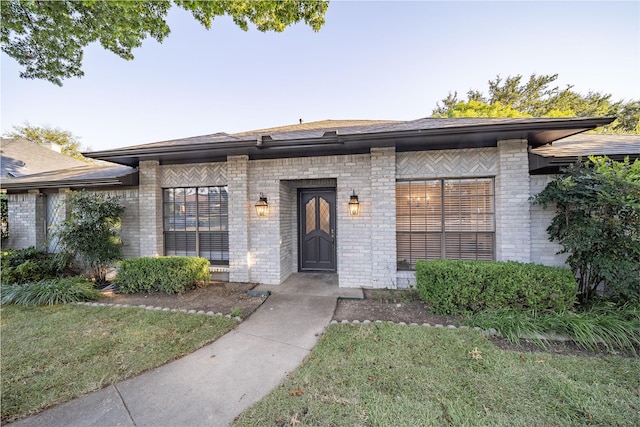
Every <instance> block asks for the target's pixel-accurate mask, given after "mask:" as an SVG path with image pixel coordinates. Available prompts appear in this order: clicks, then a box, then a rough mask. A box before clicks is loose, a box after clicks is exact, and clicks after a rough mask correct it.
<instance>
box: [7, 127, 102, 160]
mask: <svg viewBox="0 0 640 427" xmlns="http://www.w3.org/2000/svg"><path fill="white" fill-rule="evenodd" d="M6 136H7V137H9V138H22V139H26V140H27V141H31V142H34V143H36V144H40V145H42V144H47V143H55V144H58V145H60V146H61V147H62V150H61V151H62V154H65V155H67V156H70V157H73V158H75V159H78V160H83V161H85V162H88V161H90V160H89V159H87V158H86V157H84V156H83V155H82V153H81V152H80V150H88V149H89V148H88V147H82V145H81V144H80V141H79V140H78V137H76V136H75V135H73V134H72V133H71V132H69V131H68V130H62V129H59V128H52V127H50V126H31V125H30V124H29V123H28V122H26V123H25V124H24V126H14V127H13V131H12V132H8V133H7V134H6Z"/></svg>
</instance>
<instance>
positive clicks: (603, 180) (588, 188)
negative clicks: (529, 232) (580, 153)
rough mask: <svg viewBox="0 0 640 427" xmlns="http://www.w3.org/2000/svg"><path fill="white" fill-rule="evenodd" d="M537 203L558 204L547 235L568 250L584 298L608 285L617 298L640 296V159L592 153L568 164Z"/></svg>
mask: <svg viewBox="0 0 640 427" xmlns="http://www.w3.org/2000/svg"><path fill="white" fill-rule="evenodd" d="M533 202H534V203H536V204H540V205H542V206H543V207H545V208H546V207H547V206H555V212H556V214H555V216H554V217H553V219H552V221H551V224H550V225H549V227H548V228H547V232H548V233H549V239H550V240H551V241H554V242H558V243H559V244H560V245H561V246H562V250H561V251H560V253H567V254H569V256H568V258H567V264H568V265H569V266H570V267H571V269H572V270H573V272H574V273H575V275H576V277H577V278H578V282H579V289H580V293H581V297H582V299H583V300H589V299H591V298H593V297H594V296H595V295H596V291H597V287H598V286H599V285H600V284H604V286H605V292H606V293H607V294H608V295H609V296H611V297H613V298H615V299H621V300H635V301H640V160H636V161H635V162H633V163H630V162H629V159H626V160H625V161H623V162H616V161H612V160H610V159H608V158H607V157H590V158H589V160H588V161H587V162H578V163H576V164H575V165H572V166H571V167H569V168H568V169H566V170H565V171H564V174H563V175H560V176H558V177H557V178H556V179H555V180H553V181H552V182H550V183H549V184H548V185H547V186H546V187H545V189H544V190H543V191H542V192H540V193H539V194H537V195H536V196H535V197H534V198H533Z"/></svg>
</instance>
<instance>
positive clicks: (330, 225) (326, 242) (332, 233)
mask: <svg viewBox="0 0 640 427" xmlns="http://www.w3.org/2000/svg"><path fill="white" fill-rule="evenodd" d="M298 218H299V219H300V221H299V222H300V228H299V230H298V236H300V245H299V254H300V270H301V271H304V270H323V271H336V191H335V190H334V189H316V188H314V189H305V190H299V193H298Z"/></svg>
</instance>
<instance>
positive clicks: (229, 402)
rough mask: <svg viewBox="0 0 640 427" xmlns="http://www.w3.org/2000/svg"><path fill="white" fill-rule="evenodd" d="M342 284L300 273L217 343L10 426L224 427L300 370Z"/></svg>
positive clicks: (344, 293)
mask: <svg viewBox="0 0 640 427" xmlns="http://www.w3.org/2000/svg"><path fill="white" fill-rule="evenodd" d="M336 283H337V276H336V275H330V274H313V273H297V274H294V275H292V276H291V277H290V278H289V279H288V280H287V281H286V282H285V283H283V284H282V285H279V286H266V285H260V286H259V287H257V288H256V289H257V290H262V291H266V290H270V291H271V292H272V295H271V296H270V297H269V298H268V299H267V300H266V302H265V303H264V304H263V305H262V306H261V307H260V308H259V309H258V310H256V311H255V312H254V313H253V314H252V315H251V316H250V317H249V318H248V319H247V320H245V321H244V322H242V323H241V324H240V325H239V326H238V327H237V328H236V329H234V330H233V331H231V332H229V333H228V334H226V335H225V336H223V337H221V338H220V339H218V340H217V341H215V342H214V343H212V344H210V345H208V346H206V347H204V348H202V349H200V350H198V351H196V352H194V353H192V354H190V355H188V356H185V357H183V358H181V359H179V360H176V361H174V362H171V363H168V364H166V365H164V366H162V367H160V368H158V369H154V370H152V371H149V372H146V373H144V374H142V375H140V376H138V377H135V378H132V379H129V380H126V381H123V382H121V383H118V384H116V385H113V386H109V387H106V388H104V389H102V390H99V391H97V392H94V393H91V394H89V395H87V396H84V397H81V398H79V399H76V400H73V401H71V402H68V403H65V404H62V405H59V406H56V407H54V408H52V409H49V410H47V411H44V412H42V413H40V414H38V415H35V416H33V417H30V418H26V419H23V420H21V421H17V422H15V423H13V424H11V425H12V426H15V427H18V426H36V427H39V426H42V427H45V426H46V427H57V426H60V427H62V426H65V427H67V426H82V427H86V426H154V427H155V426H171V427H174V426H226V425H228V424H229V423H231V422H232V421H233V419H234V418H235V417H236V416H237V415H239V414H240V413H241V412H242V411H244V410H245V409H247V408H248V407H250V406H251V405H252V404H254V403H255V402H257V401H258V400H260V399H261V398H262V397H263V396H264V395H266V394H267V393H268V392H269V391H271V390H272V389H273V388H274V387H275V386H277V385H278V383H280V381H282V380H283V379H284V378H285V376H286V375H287V373H288V372H292V371H293V370H295V369H296V368H297V367H298V366H299V365H300V363H302V360H303V359H304V358H305V357H306V356H307V354H309V352H310V350H311V349H312V348H313V347H314V346H315V344H316V343H317V341H318V338H319V336H320V335H321V334H322V333H323V331H324V328H325V327H326V326H327V325H328V324H329V322H330V321H331V317H332V316H333V312H334V310H335V306H336V300H337V297H347V298H362V290H361V289H339V288H338V287H337V284H336Z"/></svg>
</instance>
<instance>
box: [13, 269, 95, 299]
mask: <svg viewBox="0 0 640 427" xmlns="http://www.w3.org/2000/svg"><path fill="white" fill-rule="evenodd" d="M1 293H2V303H3V304H16V305H54V304H64V303H70V302H78V301H87V300H94V299H98V298H100V296H101V294H100V292H98V291H96V290H95V289H94V288H93V283H91V282H90V281H88V280H87V279H86V278H84V277H82V276H75V277H65V278H62V277H59V278H54V279H45V280H40V281H38V282H34V283H27V284H23V285H19V284H13V285H2V287H1Z"/></svg>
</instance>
